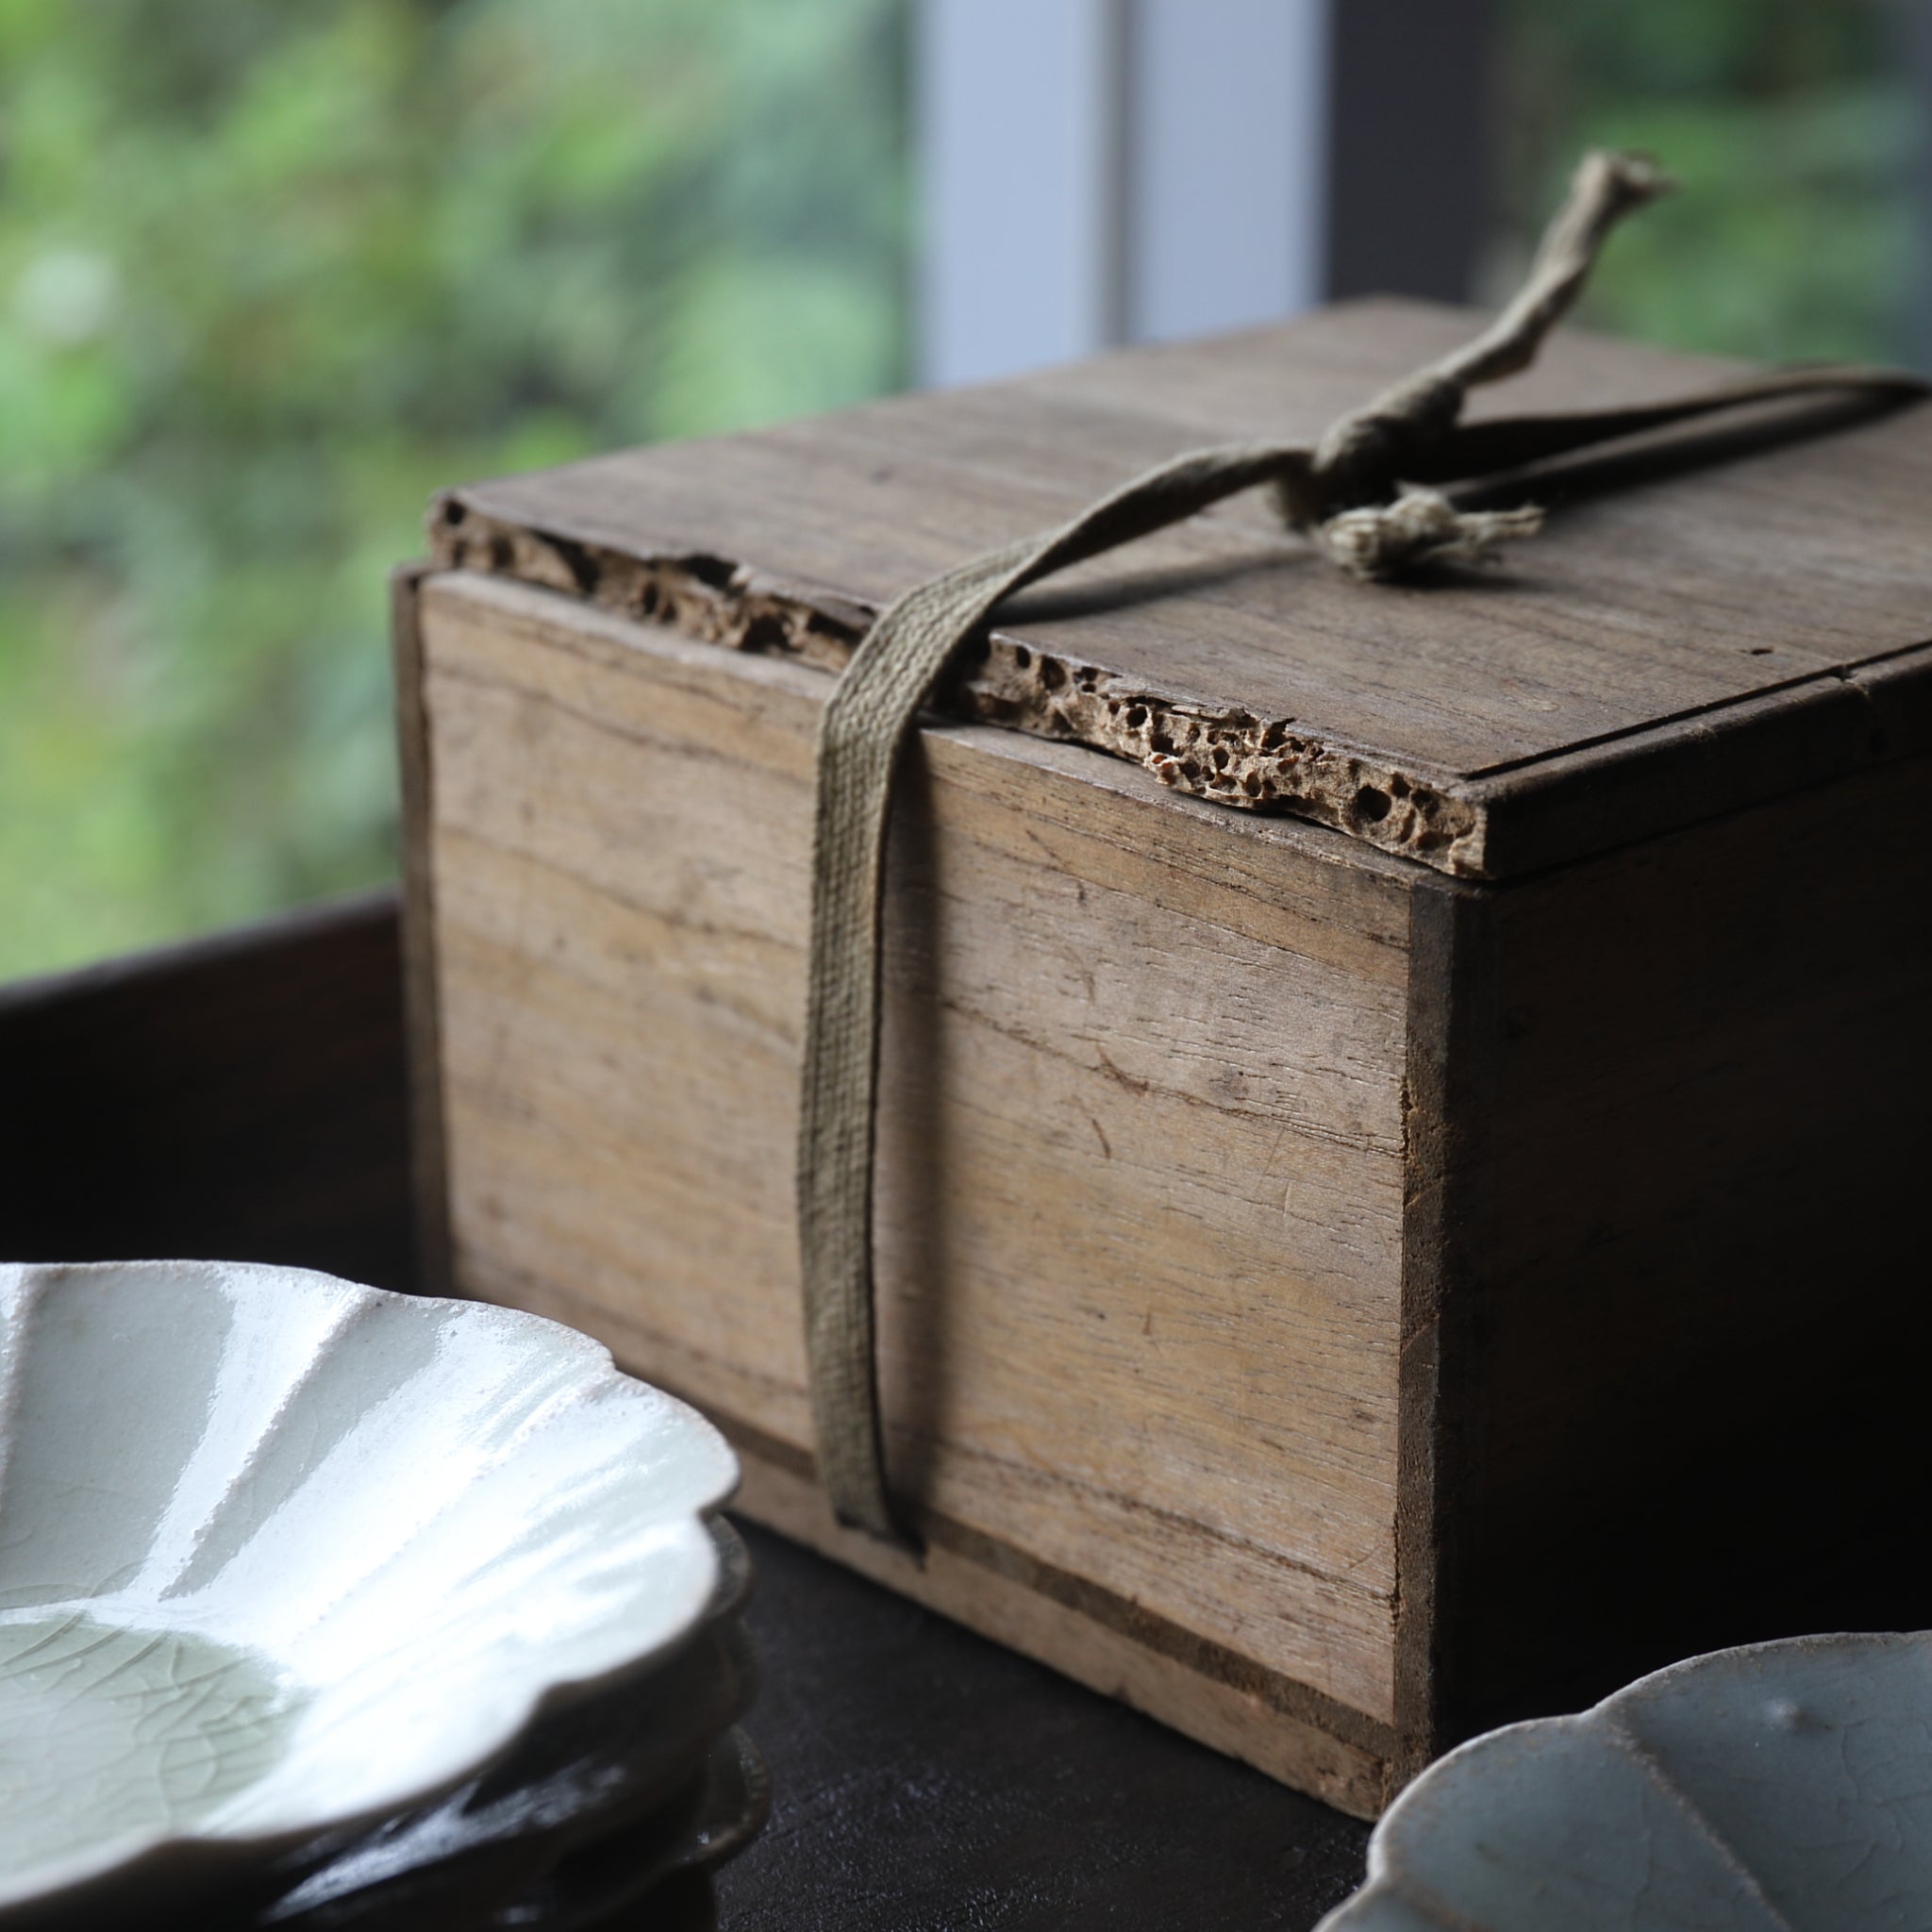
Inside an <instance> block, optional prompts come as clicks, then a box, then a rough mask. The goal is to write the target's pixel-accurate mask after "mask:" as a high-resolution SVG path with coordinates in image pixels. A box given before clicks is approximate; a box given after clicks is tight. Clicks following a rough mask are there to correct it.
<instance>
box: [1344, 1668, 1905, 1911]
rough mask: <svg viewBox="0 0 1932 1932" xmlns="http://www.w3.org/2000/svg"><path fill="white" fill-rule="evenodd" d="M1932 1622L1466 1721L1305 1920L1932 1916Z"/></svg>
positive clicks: (1666, 1674)
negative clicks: (1340, 1891) (1353, 1888)
mask: <svg viewBox="0 0 1932 1932" xmlns="http://www.w3.org/2000/svg"><path fill="white" fill-rule="evenodd" d="M1928 1926H1932V1633H1924V1632H1921V1633H1918V1634H1915V1635H1884V1636H1848V1637H1800V1638H1794V1639H1791V1640H1790V1641H1785V1642H1780V1643H1760V1644H1753V1645H1750V1646H1748V1647H1746V1648H1743V1649H1740V1650H1720V1651H1713V1652H1712V1653H1711V1654H1710V1655H1709V1656H1707V1657H1692V1658H1691V1659H1690V1660H1689V1661H1688V1662H1686V1663H1681V1664H1674V1665H1672V1667H1671V1668H1670V1669H1669V1670H1665V1671H1659V1672H1657V1674H1655V1675H1654V1676H1649V1677H1642V1678H1640V1679H1639V1680H1638V1681H1637V1682H1636V1683H1634V1684H1632V1685H1630V1686H1628V1687H1627V1688H1626V1689H1624V1690H1623V1691H1618V1692H1617V1694H1616V1695H1615V1696H1614V1697H1609V1698H1606V1699H1605V1701H1604V1702H1603V1703H1602V1704H1599V1705H1597V1706H1596V1707H1594V1708H1593V1709H1591V1710H1587V1711H1585V1712H1583V1713H1582V1714H1581V1715H1580V1716H1578V1717H1557V1718H1540V1719H1537V1720H1535V1721H1533V1722H1531V1723H1529V1724H1510V1725H1508V1726H1507V1727H1506V1728H1505V1729H1503V1730H1499V1731H1491V1732H1490V1733H1489V1734H1488V1735H1487V1736H1485V1737H1481V1738H1474V1739H1472V1740H1470V1741H1469V1742H1468V1743H1467V1744H1463V1745H1461V1746H1459V1747H1458V1748H1457V1749H1456V1750H1454V1751H1452V1752H1450V1753H1449V1755H1448V1756H1447V1757H1444V1758H1442V1759H1441V1761H1440V1762H1439V1763H1437V1764H1435V1765H1432V1766H1431V1767H1430V1768H1429V1770H1427V1771H1426V1772H1424V1774H1423V1775H1422V1776H1421V1777H1419V1778H1418V1779H1417V1780H1416V1781H1415V1783H1414V1784H1412V1785H1411V1786H1410V1787H1409V1788H1408V1790H1407V1791H1405V1792H1404V1793H1403V1794H1402V1796H1401V1797H1400V1798H1398V1799H1397V1800H1396V1802H1395V1803H1394V1805H1393V1806H1391V1807H1390V1810H1389V1813H1388V1816H1387V1817H1385V1818H1384V1819H1383V1820H1382V1822H1381V1824H1378V1825H1377V1826H1376V1827H1375V1832H1374V1837H1373V1838H1372V1839H1371V1840H1370V1841H1369V1882H1368V1884H1367V1885H1366V1886H1365V1887H1364V1888H1363V1889H1362V1890H1360V1891H1359V1892H1357V1894H1356V1896H1355V1897H1354V1899H1352V1900H1351V1901H1350V1902H1349V1903H1348V1904H1347V1905H1345V1906H1342V1907H1340V1908H1339V1909H1338V1910H1337V1911H1335V1912H1333V1913H1331V1914H1330V1915H1329V1916H1328V1917H1327V1918H1325V1919H1324V1920H1323V1921H1322V1924H1321V1926H1320V1927H1318V1928H1317V1932H1688V1928H1691V1927H1703V1928H1708V1932H1881V1928H1884V1932H1924V1928H1926V1927H1928Z"/></svg>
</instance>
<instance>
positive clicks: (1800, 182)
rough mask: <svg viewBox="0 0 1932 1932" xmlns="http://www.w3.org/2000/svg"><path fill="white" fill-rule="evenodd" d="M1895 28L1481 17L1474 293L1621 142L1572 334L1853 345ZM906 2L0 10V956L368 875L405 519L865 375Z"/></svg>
mask: <svg viewBox="0 0 1932 1932" xmlns="http://www.w3.org/2000/svg"><path fill="white" fill-rule="evenodd" d="M1344 4H1345V0H1344ZM1924 4H1926V0H1829V4H1826V0H1560V4H1552V0H1502V4H1501V6H1500V7H1499V8H1498V14H1497V19H1498V29H1499V55H1500V58H1501V64H1502V70H1503V89H1502V95H1501V99H1500V101H1499V104H1498V109H1499V110H1498V112H1497V115H1496V127H1497V131H1498V138H1499V142H1501V152H1500V153H1499V156H1498V160H1499V164H1500V176H1501V179H1502V180H1503V181H1504V182H1506V183H1507V184H1508V185H1509V188H1510V192H1511V194H1512V196H1513V199H1512V201H1511V204H1510V206H1509V207H1508V208H1507V211H1506V213H1507V220H1506V222H1505V224H1504V239H1503V242H1502V244H1501V245H1500V246H1499V249H1498V251H1497V262H1496V264H1495V272H1496V275H1497V277H1498V279H1499V281H1501V280H1507V279H1508V278H1509V277H1510V276H1511V275H1512V273H1513V270H1514V268H1515V267H1516V266H1517V265H1519V264H1520V258H1521V255H1522V253H1523V252H1524V250H1526V248H1527V246H1528V244H1529V242H1530V240H1531V239H1532V238H1533V236H1534V234H1535V232H1536V229H1537V227H1538V226H1539V225H1540V224H1541V219H1542V217H1543V215H1544V214H1545V213H1546V212H1547V210H1548V208H1550V207H1551V206H1552V205H1553V203H1554V202H1555V200H1556V198H1557V195H1558V193H1559V192H1560V189H1561V183H1562V177H1563V175H1565V174H1566V173H1567V171H1568V169H1569V167H1570V165H1571V164H1572V162H1573V161H1574V157H1575V155H1576V153H1577V152H1578V150H1579V149H1580V148H1581V147H1583V146H1585V145H1588V144H1591V143H1607V144H1615V145H1621V146H1636V147H1644V148H1649V149H1651V150H1653V151H1655V152H1656V153H1657V154H1658V155H1660V156H1661V157H1662V158H1665V160H1666V161H1667V162H1668V164H1669V165H1670V166H1671V168H1672V169H1673V171H1674V173H1675V174H1677V175H1679V176H1680V178H1681V179H1682V180H1683V182H1684V184H1685V187H1686V190H1687V192H1685V193H1684V194H1682V195H1680V196H1677V197H1675V198H1674V199H1673V200H1671V201H1669V202H1666V203H1665V204H1664V205H1663V206H1662V207H1661V208H1658V209H1657V211H1656V212H1655V213H1653V214H1651V215H1649V216H1647V217H1646V218H1645V219H1644V220H1643V221H1642V222H1640V223H1636V224H1633V225H1631V227H1630V228H1629V229H1628V230H1627V231H1626V232H1625V233H1624V235H1621V236H1620V237H1619V239H1618V241H1617V243H1616V246H1615V248H1614V250H1613V252H1612V255H1611V258H1610V259H1609V261H1608V262H1607V265H1606V272H1605V273H1604V275H1602V276H1601V277H1600V278H1599V280H1598V284H1597V289H1596V291H1595V292H1594V293H1593V295H1592V297H1591V315H1592V319H1594V320H1595V321H1596V322H1598V323H1599V324H1601V325H1606V326H1608V327H1612V328H1616V329H1620V330H1624V331H1626V332H1628V333H1632V334H1636V335H1640V336H1646V337H1649V338H1651V339H1653V340H1657V341H1666V342H1672V343H1675V344H1679V345H1682V346H1685V347H1691V348H1709V349H1716V350H1722V351H1726V352H1730V353H1735V354H1743V355H1749V356H1757V357H1766V358H1785V357H1795V356H1844V357H1856V356H1863V357H1885V356H1889V355H1895V354H1897V353H1898V352H1899V349H1900V329H1901V327H1902V324H1903V318H1904V316H1905V313H1906V309H1907V298H1908V293H1909V291H1911V289H1912V287H1913V285H1914V280H1915V277H1920V276H1922V275H1923V273H1924V271H1923V264H1919V263H1917V262H1915V260H1914V255H1913V250H1914V246H1915V244H1916V242H1917V240H1918V237H1917V234H1916V232H1915V227H1914V223H1913V219H1912V210H1911V208H1910V205H1909V202H1908V199H1907V192H1906V188H1905V177H1906V175H1907V170H1908V168H1909V167H1910V166H1911V165H1912V151H1913V145H1914V143H1915V142H1918V141H1920V140H1922V139H1923V138H1924V128H1923V116H1922V114H1920V113H1916V112H1915V110H1914V104H1913V102H1912V100H1911V97H1910V95H1909V92H1908V91H1907V83H1906V82H1905V81H1904V80H1903V79H1901V78H1896V77H1894V76H1895V75H1897V73H1898V62H1897V61H1896V59H1895V58H1894V48H1893V44H1892V39H1893V35H1894V33H1895V31H1896V28H1897V24H1898V21H1899V18H1900V17H1901V14H1902V11H1903V9H1904V8H1908V7H1911V6H1918V5H1924ZM903 12H904V0H548V4H544V5H539V4H537V0H273V4H267V0H86V4H85V5H76V4H75V0H0V976H5V975H7V974H20V973H25V972H34V971H42V970H47V969H51V968H56V967H58V966H62V965H65V964H68V963H71V962H73V961H75V960H78V959H82V958H90V957H92V956H96V955H101V954H106V953H111V952H115V951H119V950H123V949H125V948H127V947H130V946H136V945H141V944H144V943H149V942H152V941H156V940H158V939H164V938H167V937H170V936H173V935H175V934H180V933H185V932H189V931H192V930H196V929H199V928H205V927H209V926H214V925H219V924H225V923H226V922H229V921H232V920H236V919H240V918H245V917H248V916H252V915H254V914H257V913H259V912H263V911H266V910H269V909H272V908H276V907H280V906H285V905H290V904H293V903H297V902H299V901H301V900H304V899H307V898H311V897H314V896H316V895H318V894H321V893H325V892H327V891H334V890H339V889H342V888H347V887H351V886H355V885H358V884H363V883H367V882H370V881H373V880H375V879H378V878H381V877H383V876H385V875H386V874H388V873H389V872H390V871H391V867H392V850H391V847H392V839H393V833H392V824H391V821H392V815H393V810H394V803H393V778H392V755H391V741H390V727H389V693H388V668H387V646H386V640H385V629H386V615H385V592H384V578H385V575H386V572H387V570H388V568H389V566H390V565H391V564H392V563H394V562H395V561H397V560H399V559H401V558H407V557H408V556H411V555H413V554H414V553H415V552H416V551H417V549H418V548H419V537H418V531H419V525H420V519H421V514H422V509H423V506H424V504H425V501H426V499H427V497H428V495H429V493H430V491H432V490H433V489H435V488H437V487H439V486H441V485H444V484H448V483H450V482H453V481H457V480H460V479H462V478H464V477H469V476H475V475H489V474H492V473H500V472H504V471H508V470H515V469H523V468H528V467H531V466H534V465H538V464H541V463H546V462H555V461H562V460H566V459H568V458H572V457H575V456H577V455H580V454H583V453H585V452H587V451H590V450H591V449H596V448H603V447H609V446H612V445H616V444H622V443H625V442H635V441H645V440H649V439H653V438H658V437H666V436H682V435H691V434H696V433H700V432H704V431H708V430H713V429H719V428H726V427H731V426H736V425H746V424H751V423H756V422H761V421H768V420H771V419H773V418H775V417H779V416H783V415H787V414H791V413H796V412H800V411H803V410H807V409H812V408H825V407H831V406H833V405H836V404H839V403H841V402H845V401H848V400H851V399H854V398H857V397H859V396H862V395H866V394H870V393H874V392H876V391H881V390H886V389H890V388H892V387H895V386H897V385H898V384H899V383H900V382H901V381H902V380H903V379H904V375H905V370H906V365H907V343H906V318H905V302H904V290H905V287H906V282H907V276H906V272H905V271H906V259H905V248H906V229H907V208H906V182H905V175H906V168H905V155H906V141H905V129H904V126H903V118H904V111H905V104H904V81H903V74H904V65H905V63H904V58H903V55H904V48H903V45H902V41H903V35H904V31H905V28H904V21H903V18H902V16H903ZM1512 255H1513V256H1514V258H1515V259H1514V260H1512V259H1511V256H1512Z"/></svg>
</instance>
